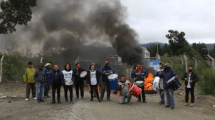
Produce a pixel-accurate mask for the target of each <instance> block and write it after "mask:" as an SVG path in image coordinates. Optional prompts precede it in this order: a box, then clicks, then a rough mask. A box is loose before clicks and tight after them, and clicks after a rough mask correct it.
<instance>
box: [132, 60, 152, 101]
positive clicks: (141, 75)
mask: <svg viewBox="0 0 215 120" xmlns="http://www.w3.org/2000/svg"><path fill="white" fill-rule="evenodd" d="M147 77H148V73H147V71H146V70H145V69H143V68H142V66H141V65H140V64H138V65H137V66H136V69H135V70H133V71H132V73H131V78H132V79H133V80H134V81H135V83H138V82H140V83H138V84H139V85H138V87H139V88H141V89H142V99H143V103H146V97H145V91H144V79H145V78H147ZM141 82H142V83H141ZM137 102H141V95H139V96H138V101H137Z"/></svg>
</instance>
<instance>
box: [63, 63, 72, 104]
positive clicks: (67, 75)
mask: <svg viewBox="0 0 215 120" xmlns="http://www.w3.org/2000/svg"><path fill="white" fill-rule="evenodd" d="M62 73H63V75H64V96H65V100H66V103H68V97H67V92H68V91H69V93H70V103H73V86H72V85H73V78H74V76H73V75H74V74H73V71H72V70H71V65H70V64H69V63H67V64H66V65H65V67H64V70H63V71H62Z"/></svg>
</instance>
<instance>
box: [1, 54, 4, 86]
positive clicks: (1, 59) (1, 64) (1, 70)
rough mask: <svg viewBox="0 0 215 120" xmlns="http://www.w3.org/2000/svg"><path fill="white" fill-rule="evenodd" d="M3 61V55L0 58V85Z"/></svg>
mask: <svg viewBox="0 0 215 120" xmlns="http://www.w3.org/2000/svg"><path fill="white" fill-rule="evenodd" d="M3 59H4V55H3V56H2V57H1V63H0V83H1V81H2V69H3V68H2V66H3Z"/></svg>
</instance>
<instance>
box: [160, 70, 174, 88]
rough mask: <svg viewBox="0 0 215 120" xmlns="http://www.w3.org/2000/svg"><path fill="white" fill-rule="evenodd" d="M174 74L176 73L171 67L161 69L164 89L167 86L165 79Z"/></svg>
mask: <svg viewBox="0 0 215 120" xmlns="http://www.w3.org/2000/svg"><path fill="white" fill-rule="evenodd" d="M176 75H177V74H176V72H175V71H174V70H173V69H171V68H169V69H167V70H165V69H164V70H163V72H162V78H163V88H164V89H165V88H167V87H168V86H167V81H168V80H169V79H170V78H172V77H174V76H176Z"/></svg>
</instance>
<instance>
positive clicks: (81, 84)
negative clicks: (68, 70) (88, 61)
mask: <svg viewBox="0 0 215 120" xmlns="http://www.w3.org/2000/svg"><path fill="white" fill-rule="evenodd" d="M75 66H76V68H75V69H74V70H73V74H74V78H75V89H76V99H78V98H79V89H80V92H81V98H82V99H83V98H84V78H81V77H80V74H81V72H83V71H84V70H83V69H82V68H81V65H80V64H79V63H76V65H75Z"/></svg>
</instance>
